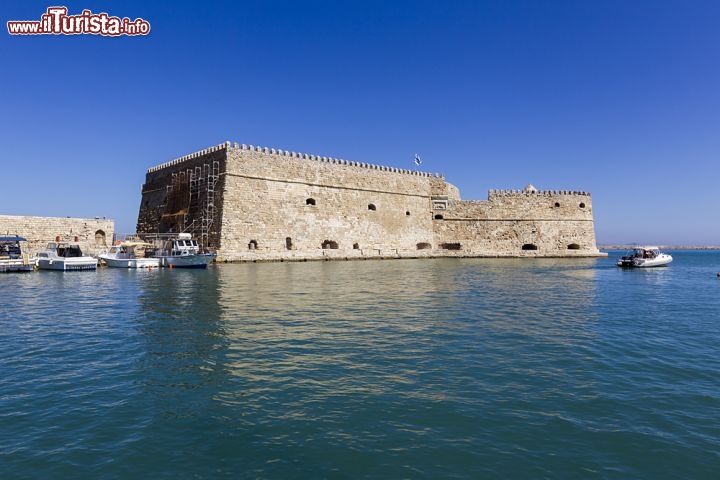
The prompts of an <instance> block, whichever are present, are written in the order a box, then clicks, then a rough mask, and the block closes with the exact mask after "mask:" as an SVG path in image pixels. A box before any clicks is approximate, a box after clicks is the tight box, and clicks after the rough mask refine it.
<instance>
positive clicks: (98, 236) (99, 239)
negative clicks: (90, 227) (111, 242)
mask: <svg viewBox="0 0 720 480" xmlns="http://www.w3.org/2000/svg"><path fill="white" fill-rule="evenodd" d="M95 245H97V246H103V245H106V243H105V232H104V231H102V230H98V231H97V232H95Z"/></svg>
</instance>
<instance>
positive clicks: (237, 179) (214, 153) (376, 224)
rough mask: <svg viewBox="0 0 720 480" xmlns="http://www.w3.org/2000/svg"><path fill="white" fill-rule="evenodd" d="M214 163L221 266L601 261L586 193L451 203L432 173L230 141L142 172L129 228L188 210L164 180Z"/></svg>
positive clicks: (160, 222) (451, 189)
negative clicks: (461, 259) (397, 260)
mask: <svg viewBox="0 0 720 480" xmlns="http://www.w3.org/2000/svg"><path fill="white" fill-rule="evenodd" d="M213 161H218V162H219V163H220V165H221V167H220V174H219V180H218V184H217V188H216V196H215V202H214V205H215V209H214V212H215V216H214V217H213V218H214V220H213V226H212V229H213V230H214V231H211V232H210V239H211V242H210V244H209V246H210V247H212V248H215V249H216V251H217V254H218V260H220V261H223V260H228V261H255V260H257V261H262V260H281V259H323V258H326V259H327V258H367V257H378V256H381V257H415V256H421V257H434V256H599V255H602V254H600V252H599V251H598V250H597V247H596V244H595V233H594V224H593V216H592V202H591V197H590V195H589V194H588V193H586V192H577V191H537V190H535V189H534V187H532V188H531V186H529V187H528V189H525V190H491V191H490V192H489V194H488V200H472V201H461V200H460V192H459V191H458V189H457V187H455V186H454V185H451V184H449V183H447V182H445V179H444V178H442V177H441V176H439V175H432V174H428V173H423V172H417V171H410V170H404V169H397V168H391V167H384V166H378V165H373V164H365V163H360V162H352V161H347V160H342V159H334V158H328V157H321V156H317V155H307V154H302V153H295V152H288V151H284V150H276V149H273V148H266V147H262V148H261V147H254V146H246V145H242V146H240V145H238V144H234V145H232V144H230V143H229V142H226V143H223V144H220V145H216V146H215V147H211V148H209V149H206V150H202V151H200V152H196V153H193V154H191V155H187V156H185V157H181V158H180V159H177V160H173V161H171V162H167V163H165V164H162V165H159V166H157V167H153V168H151V169H149V170H148V172H147V175H146V182H145V185H144V186H143V199H142V203H141V208H140V214H139V219H138V232H156V231H158V228H160V231H163V232H164V231H168V230H167V227H168V225H169V223H168V215H169V214H168V212H170V217H171V218H172V215H177V216H178V218H181V217H182V215H185V214H187V212H186V210H185V209H186V208H187V205H188V204H189V203H190V202H189V200H187V198H188V191H187V186H186V187H185V192H184V193H183V192H182V189H180V188H177V187H175V188H173V189H168V188H167V186H168V185H170V184H171V182H172V173H173V172H174V173H181V174H182V172H187V171H188V170H192V169H194V168H195V167H196V166H202V165H203V164H207V163H212V162H213ZM180 177H181V175H180V176H179V178H180ZM176 183H177V182H176ZM168 192H171V194H170V195H168ZM172 192H174V193H172ZM181 194H182V195H181ZM183 195H184V196H183ZM183 202H184V203H183ZM371 204H372V205H373V206H374V209H369V208H368V207H369V205H371ZM183 205H185V206H183ZM436 216H439V217H440V218H437V219H436ZM175 231H177V230H175ZM328 242H329V243H330V244H331V246H332V247H335V248H323V243H326V244H327V243H328ZM420 245H422V248H419V246H420ZM523 245H526V246H527V245H532V246H533V247H534V248H535V249H533V250H523Z"/></svg>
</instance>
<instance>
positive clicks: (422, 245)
mask: <svg viewBox="0 0 720 480" xmlns="http://www.w3.org/2000/svg"><path fill="white" fill-rule="evenodd" d="M416 247H417V249H418V250H429V249H430V248H431V247H432V246H431V245H430V244H429V243H427V242H420V243H418V244H417V245H416Z"/></svg>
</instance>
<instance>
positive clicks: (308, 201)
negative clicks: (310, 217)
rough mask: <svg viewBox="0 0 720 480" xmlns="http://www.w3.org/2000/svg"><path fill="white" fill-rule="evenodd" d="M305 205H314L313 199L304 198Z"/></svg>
mask: <svg viewBox="0 0 720 480" xmlns="http://www.w3.org/2000/svg"><path fill="white" fill-rule="evenodd" d="M305 205H315V199H314V198H307V199H305Z"/></svg>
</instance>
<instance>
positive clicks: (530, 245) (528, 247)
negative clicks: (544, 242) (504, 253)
mask: <svg viewBox="0 0 720 480" xmlns="http://www.w3.org/2000/svg"><path fill="white" fill-rule="evenodd" d="M522 249H523V250H537V249H538V247H537V245H535V244H533V243H526V244H525V245H523V246H522Z"/></svg>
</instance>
